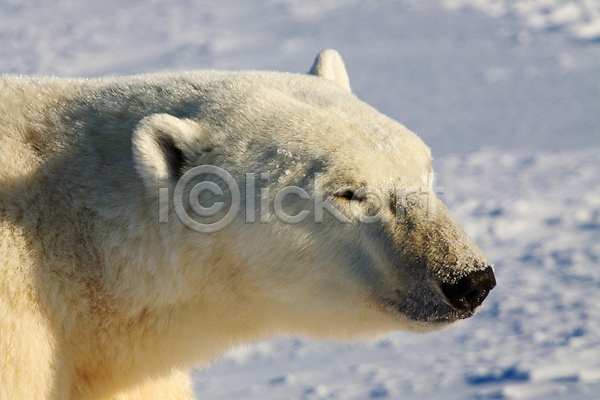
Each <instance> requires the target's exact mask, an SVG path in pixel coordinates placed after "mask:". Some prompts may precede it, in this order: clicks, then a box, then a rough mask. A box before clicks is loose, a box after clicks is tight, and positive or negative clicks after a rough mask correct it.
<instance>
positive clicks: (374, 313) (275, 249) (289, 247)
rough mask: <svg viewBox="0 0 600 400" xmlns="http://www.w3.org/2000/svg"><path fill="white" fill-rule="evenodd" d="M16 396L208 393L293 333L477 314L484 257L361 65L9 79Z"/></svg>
mask: <svg viewBox="0 0 600 400" xmlns="http://www.w3.org/2000/svg"><path fill="white" fill-rule="evenodd" d="M0 105H1V106H0V254H1V258H0V354H1V355H2V358H1V360H0V398H1V399H20V400H27V399H36V400H40V399H53V400H59V399H60V400H65V399H69V400H75V399H113V398H117V399H119V400H124V399H145V400H150V399H157V400H158V399H161V400H162V399H191V398H192V397H193V394H192V388H191V382H190V378H189V375H188V373H187V369H188V368H189V367H190V366H191V365H194V364H198V363H207V362H209V361H210V360H211V359H213V358H215V357H217V356H218V355H219V354H221V353H223V352H224V351H226V350H227V349H229V348H231V347H232V346H235V345H239V344H242V343H248V342H252V341H256V340H259V339H262V338H271V337H275V336H279V335H300V336H308V337H314V338H318V339H331V338H333V339H336V340H350V341H354V340H368V339H371V338H374V337H377V336H378V335H382V334H384V333H386V332H389V331H392V330H409V331H415V332H427V331H431V330H435V329H439V328H442V327H445V326H448V325H449V324H451V323H453V322H455V321H458V320H461V319H464V318H467V317H470V316H471V315H473V314H474V312H475V311H476V309H477V308H478V306H479V305H481V303H482V302H483V300H484V298H485V297H486V296H487V294H488V292H489V291H490V290H491V289H492V288H493V287H494V286H495V278H494V274H493V270H492V266H491V264H490V262H489V260H488V259H487V258H486V257H485V256H484V255H483V254H482V253H481V252H480V251H479V249H478V248H477V247H476V245H475V244H474V243H473V242H472V241H471V240H470V239H469V238H468V236H467V235H466V234H465V233H464V231H463V230H462V229H461V227H460V226H459V224H458V223H457V222H456V221H455V219H454V218H453V217H452V215H451V214H450V212H449V211H448V210H447V209H446V208H445V207H444V205H442V203H441V202H440V201H439V200H438V199H437V197H436V196H435V193H434V192H435V190H433V188H432V185H431V182H428V180H429V179H430V174H431V173H432V167H431V156H430V150H429V148H428V147H427V146H426V145H425V144H424V143H423V142H422V141H421V140H420V139H419V138H418V137H417V136H416V135H415V134H414V133H412V132H410V131H409V130H408V129H407V128H405V127H404V126H402V125H401V124H399V123H397V122H395V121H393V120H392V119H390V118H388V117H386V116H384V115H382V114H380V113H379V112H377V111H376V110H375V109H373V108H371V107H369V106H368V105H367V104H365V103H363V102H362V101H360V100H358V99H357V97H356V96H354V95H353V94H352V93H351V91H350V84H349V81H348V75H347V73H346V70H345V68H344V64H343V62H342V60H341V58H340V56H339V55H338V53H336V52H335V51H333V50H326V51H323V52H321V53H320V54H319V55H318V56H317V58H316V60H315V63H314V65H313V67H312V69H311V70H310V73H309V74H306V75H303V74H289V73H275V72H215V71H209V72H192V73H181V74H159V75H148V76H138V77H130V78H121V79H113V78H110V79H93V80H84V79H56V78H22V77H14V76H5V77H2V78H1V80H0Z"/></svg>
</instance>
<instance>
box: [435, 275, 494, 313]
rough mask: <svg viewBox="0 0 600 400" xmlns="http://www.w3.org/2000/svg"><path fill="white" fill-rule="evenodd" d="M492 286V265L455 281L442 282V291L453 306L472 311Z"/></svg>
mask: <svg viewBox="0 0 600 400" xmlns="http://www.w3.org/2000/svg"><path fill="white" fill-rule="evenodd" d="M494 286H496V278H495V277H494V272H493V271H492V267H487V268H486V269H483V270H479V271H475V272H472V273H470V274H469V275H467V276H463V277H462V278H460V279H459V280H458V281H457V282H455V283H451V284H449V283H442V292H443V293H444V295H445V296H446V297H447V298H448V301H449V302H450V304H452V305H453V306H454V307H456V308H458V309H459V310H468V311H473V310H475V309H476V308H477V307H479V306H480V305H481V303H483V300H485V298H486V297H487V295H488V293H489V292H490V290H492V289H493V288H494Z"/></svg>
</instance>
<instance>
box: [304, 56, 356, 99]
mask: <svg viewBox="0 0 600 400" xmlns="http://www.w3.org/2000/svg"><path fill="white" fill-rule="evenodd" d="M308 73H309V74H311V75H316V76H320V77H321V78H325V79H329V80H330V81H334V82H335V83H337V84H338V85H340V86H341V87H343V88H344V89H346V90H348V91H349V92H351V90H350V80H349V79H348V73H347V72H346V67H345V66H344V61H342V57H341V56H340V54H339V53H338V52H337V51H335V50H333V49H327V50H321V51H320V52H319V54H317V58H315V63H314V64H313V66H312V68H311V69H310V71H309V72H308Z"/></svg>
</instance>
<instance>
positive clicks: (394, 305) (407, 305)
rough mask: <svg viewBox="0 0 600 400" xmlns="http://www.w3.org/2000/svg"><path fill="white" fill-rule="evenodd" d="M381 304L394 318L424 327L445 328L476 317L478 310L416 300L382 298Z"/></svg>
mask: <svg viewBox="0 0 600 400" xmlns="http://www.w3.org/2000/svg"><path fill="white" fill-rule="evenodd" d="M380 304H381V305H382V306H383V308H384V309H385V310H386V311H387V312H388V313H390V314H391V315H392V316H394V317H396V318H399V319H403V320H406V319H408V320H409V321H410V322H412V323H416V324H418V325H423V326H425V325H426V326H436V325H437V326H440V327H441V326H445V325H449V324H452V323H454V322H457V321H460V320H463V319H467V318H470V317H472V316H473V315H475V313H476V311H477V310H476V309H473V310H465V309H459V308H456V307H454V306H452V305H451V304H449V303H448V302H446V301H442V302H418V301H415V300H414V299H402V300H397V299H393V300H392V299H389V298H383V297H381V298H380Z"/></svg>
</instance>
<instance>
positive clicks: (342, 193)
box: [333, 188, 366, 202]
mask: <svg viewBox="0 0 600 400" xmlns="http://www.w3.org/2000/svg"><path fill="white" fill-rule="evenodd" d="M333 196H334V197H337V198H339V199H344V200H348V201H360V202H362V201H364V200H366V198H365V197H364V196H361V195H357V194H356V192H355V191H354V190H352V189H350V188H342V189H340V190H338V191H337V192H335V193H334V194H333Z"/></svg>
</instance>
